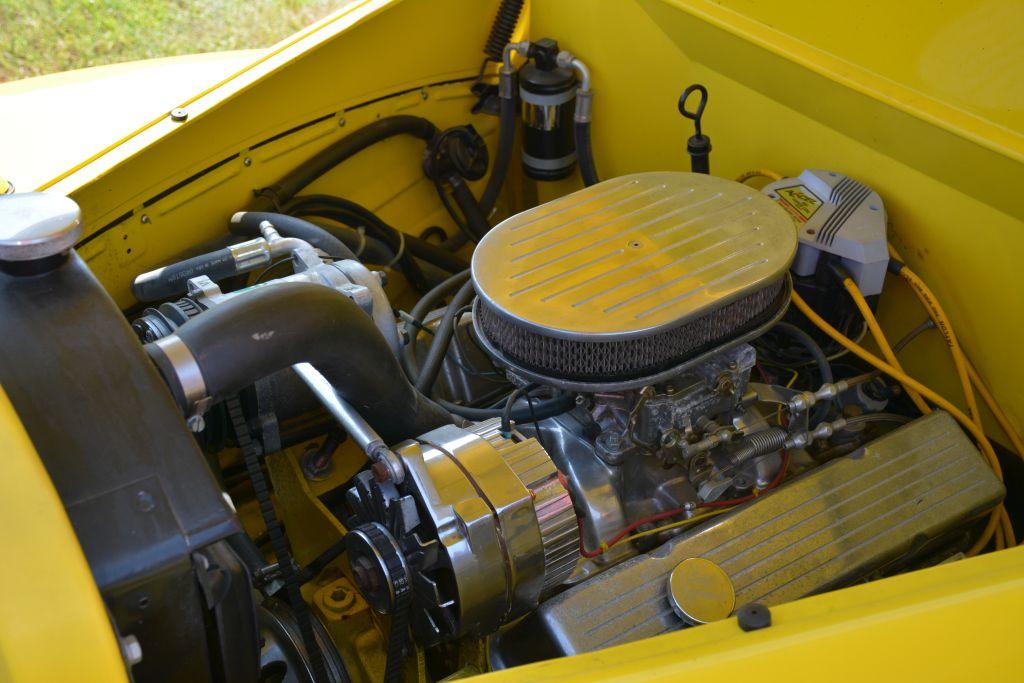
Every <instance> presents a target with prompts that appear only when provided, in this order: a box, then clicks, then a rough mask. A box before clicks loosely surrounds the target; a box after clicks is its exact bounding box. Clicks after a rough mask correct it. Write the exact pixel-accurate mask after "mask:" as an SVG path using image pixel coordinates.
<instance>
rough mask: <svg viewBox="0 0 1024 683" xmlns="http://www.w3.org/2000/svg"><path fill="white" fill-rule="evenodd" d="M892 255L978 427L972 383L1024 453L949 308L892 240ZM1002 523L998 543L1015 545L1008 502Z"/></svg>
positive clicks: (1002, 510)
mask: <svg viewBox="0 0 1024 683" xmlns="http://www.w3.org/2000/svg"><path fill="white" fill-rule="evenodd" d="M888 247H889V255H890V256H892V257H893V258H894V259H896V260H897V261H900V262H901V263H902V264H903V267H902V268H900V276H901V277H902V278H903V280H904V281H905V282H906V283H907V284H908V285H909V286H910V288H911V290H913V292H914V294H915V295H916V296H917V298H918V300H919V301H920V302H921V305H922V306H923V307H924V309H925V310H926V311H927V312H928V316H929V317H930V318H931V319H932V322H934V323H935V326H936V328H938V330H939V332H941V333H942V336H943V338H944V339H945V340H946V345H947V346H948V347H949V351H950V354H952V356H953V364H954V366H955V367H956V373H957V377H958V378H959V380H960V386H961V388H962V390H963V393H964V398H965V399H966V401H967V411H968V414H969V415H970V416H971V418H972V419H973V421H974V423H975V424H976V425H977V426H978V428H979V429H983V427H982V424H981V411H980V410H979V408H978V402H977V399H976V398H975V396H974V391H973V389H972V387H971V385H972V384H973V385H974V387H975V388H977V390H978V393H979V394H981V399H982V401H984V403H985V405H986V406H988V409H989V410H990V411H992V415H993V416H994V417H995V419H996V422H998V423H999V426H1000V427H1001V428H1002V429H1003V431H1004V432H1005V433H1006V436H1007V438H1009V439H1010V443H1011V444H1012V445H1013V448H1014V450H1015V451H1016V452H1017V455H1018V456H1020V457H1024V441H1022V440H1021V437H1020V435H1019V434H1018V433H1017V431H1016V429H1014V427H1013V425H1012V424H1011V423H1010V420H1009V419H1008V418H1007V416H1006V413H1004V412H1003V410H1002V408H1000V406H999V404H998V403H996V400H995V397H993V396H992V392H991V391H989V389H988V387H987V386H985V383H984V382H983V381H982V379H981V376H980V375H979V374H978V371H977V369H975V367H974V366H973V365H972V364H971V362H970V360H969V359H968V358H967V354H966V353H964V350H963V347H962V346H960V342H959V340H958V339H957V336H956V333H955V332H954V331H953V325H952V323H951V322H950V320H949V317H948V316H947V315H946V312H945V311H944V310H943V308H942V304H940V303H939V300H938V298H937V297H936V296H935V294H934V293H933V292H932V291H931V289H930V288H929V287H928V285H927V283H925V281H924V280H922V279H921V277H920V276H918V275H917V273H915V272H914V271H912V270H911V269H910V268H908V267H907V265H906V263H904V262H903V259H902V258H901V257H900V254H899V252H898V251H897V250H896V247H895V246H893V245H892V243H889V245H888ZM999 510H1000V525H999V527H998V531H999V533H998V534H997V536H996V540H997V544H998V540H999V536H1000V535H1001V536H1002V537H1003V541H1004V543H1005V545H1006V546H1007V547H1011V548H1012V547H1013V546H1015V545H1017V540H1016V538H1015V537H1014V533H1013V526H1012V524H1011V523H1010V517H1009V515H1008V514H1007V512H1006V508H1005V506H1000V508H999Z"/></svg>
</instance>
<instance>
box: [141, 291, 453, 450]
mask: <svg viewBox="0 0 1024 683" xmlns="http://www.w3.org/2000/svg"><path fill="white" fill-rule="evenodd" d="M174 337H177V339H178V340H180V341H181V342H183V343H184V345H185V347H187V349H188V351H189V352H190V353H191V355H192V357H193V358H194V359H195V365H196V366H198V370H199V374H200V375H201V377H202V381H203V384H204V385H205V391H206V395H208V396H210V397H211V398H212V399H213V401H214V402H217V401H219V400H222V399H224V398H226V397H228V396H231V395H233V394H235V393H237V392H238V391H240V390H242V389H244V388H245V387H247V386H249V385H251V384H252V383H253V382H255V381H256V380H258V379H262V378H263V377H267V376H269V375H271V374H273V373H274V372H277V371H278V370H282V369H284V368H288V367H290V366H292V365H294V364H295V363H302V362H307V363H311V364H312V365H313V367H315V368H316V369H317V370H319V371H320V372H321V373H323V375H324V377H326V378H327V380H328V381H330V383H331V384H332V385H333V386H334V388H335V390H337V392H338V394H339V395H340V396H341V397H342V398H344V399H345V400H346V401H348V402H349V403H351V404H352V406H353V407H355V408H356V410H358V411H359V413H360V414H361V415H362V416H363V417H364V418H365V419H366V421H367V422H369V423H370V425H371V426H373V427H374V428H375V429H376V430H377V431H378V432H379V433H380V435H381V436H382V437H383V438H384V439H385V440H386V441H387V442H389V443H393V442H395V441H398V440H401V439H407V438H409V437H412V436H416V435H419V434H423V433H424V432H428V431H430V430H432V429H435V428H437V427H440V426H442V425H445V424H449V423H451V422H452V416H451V415H450V414H449V413H448V411H446V410H444V409H443V408H441V407H440V406H439V405H437V404H436V403H434V402H433V401H431V400H430V399H428V398H426V397H425V396H423V395H422V394H420V393H419V392H417V391H416V390H415V389H414V388H413V387H412V385H411V384H409V381H408V380H407V379H406V377H405V375H404V374H403V372H402V369H401V367H399V365H398V360H397V359H396V358H395V356H394V355H393V354H392V353H391V350H390V348H388V345H387V342H386V341H385V340H384V337H383V335H381V333H380V331H379V330H378V329H377V328H376V327H375V326H374V324H373V321H372V320H371V319H370V317H369V316H368V315H366V314H365V313H364V312H363V311H362V310H361V309H360V308H359V307H358V306H357V305H356V304H355V303H353V302H352V301H350V300H349V299H348V298H346V297H345V296H344V295H343V294H341V293H339V292H336V291H334V290H332V289H329V288H327V287H324V286H322V285H318V284H312V283H306V282H289V283H280V284H278V285H275V286H273V287H263V288H260V289H257V290H255V291H253V292H250V293H248V294H246V295H245V296H241V297H235V298H233V299H229V300H228V301H225V302H224V303H222V304H220V305H218V306H216V307H215V308H212V309H210V310H209V311H206V312H205V313H203V314H202V315H200V316H197V317H195V318H193V319H191V320H189V321H188V322H186V323H184V324H183V325H182V326H181V327H179V328H178V329H177V330H176V331H175V332H174V334H173V335H170V336H169V337H165V338H164V339H162V340H160V341H158V342H153V343H150V344H147V345H146V347H145V348H146V352H147V353H148V354H149V356H150V358H151V359H152V360H153V362H154V363H155V364H156V366H157V368H158V369H159V370H160V373H161V374H162V375H163V378H164V380H165V381H166V382H167V385H168V387H170V389H171V393H172V394H173V395H174V397H175V399H177V400H178V403H179V405H180V406H181V407H182V408H183V409H187V408H188V406H187V405H186V400H185V398H184V389H183V387H182V382H181V380H180V379H179V370H178V369H176V368H175V366H174V364H173V363H172V361H171V359H170V358H169V356H168V353H167V352H165V351H164V350H163V348H161V346H160V345H163V344H167V343H168V342H170V343H171V344H172V345H173V344H174V343H175V342H174V341H173V338H174ZM177 350H178V351H180V350H181V349H180V348H179V349H177ZM171 355H176V354H174V353H172V354H171ZM177 360H178V364H179V366H181V365H182V362H181V359H180V357H178V358H177ZM186 365H187V362H186Z"/></svg>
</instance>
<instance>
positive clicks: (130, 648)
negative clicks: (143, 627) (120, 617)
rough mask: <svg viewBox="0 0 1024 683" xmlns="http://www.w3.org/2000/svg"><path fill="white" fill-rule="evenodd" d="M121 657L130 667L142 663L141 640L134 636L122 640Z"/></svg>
mask: <svg viewBox="0 0 1024 683" xmlns="http://www.w3.org/2000/svg"><path fill="white" fill-rule="evenodd" d="M121 656H122V657H124V662H125V664H127V665H128V666H129V667H132V666H135V665H136V664H138V663H139V662H141V661H142V645H140V644H139V639H138V638H136V637H135V636H132V635H128V636H124V637H123V638H121Z"/></svg>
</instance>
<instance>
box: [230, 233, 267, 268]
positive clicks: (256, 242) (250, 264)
mask: <svg viewBox="0 0 1024 683" xmlns="http://www.w3.org/2000/svg"><path fill="white" fill-rule="evenodd" d="M228 251H230V252H231V258H232V260H234V262H235V271H236V272H239V273H242V272H245V271H247V270H252V269H253V268H258V267H259V266H265V265H267V264H268V263H270V255H271V254H270V245H269V244H267V240H265V239H263V238H262V237H257V238H256V239H252V240H247V241H245V242H239V243H238V244H232V245H231V246H229V247H228Z"/></svg>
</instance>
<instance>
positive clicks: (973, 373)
mask: <svg viewBox="0 0 1024 683" xmlns="http://www.w3.org/2000/svg"><path fill="white" fill-rule="evenodd" d="M964 360H966V361H967V374H968V376H969V377H970V378H971V382H972V383H973V384H974V387H975V388H976V389H977V390H978V393H979V394H981V399H982V400H983V401H984V402H985V405H987V406H988V409H989V410H991V411H992V415H993V416H995V418H996V422H998V423H999V426H1000V427H1002V428H1003V431H1004V432H1006V436H1007V437H1009V439H1010V443H1011V444H1012V445H1013V450H1015V451H1017V455H1019V456H1021V457H1024V440H1022V439H1021V437H1020V433H1019V432H1018V431H1017V429H1016V428H1015V427H1014V426H1013V425H1012V424H1011V423H1010V418H1008V417H1007V416H1006V413H1004V412H1003V409H1002V408H1000V407H999V404H998V403H996V400H995V398H994V397H993V396H992V392H991V391H989V389H988V387H987V386H986V385H985V382H984V381H983V380H982V379H981V375H979V374H978V370H977V369H976V368H975V367H974V364H973V363H971V360H970V359H969V358H964Z"/></svg>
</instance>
